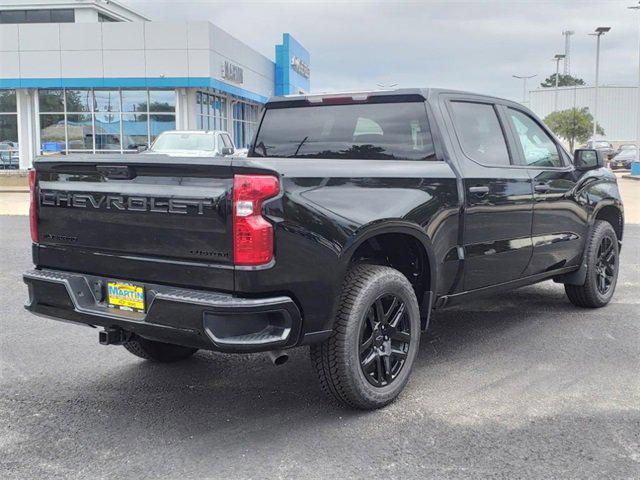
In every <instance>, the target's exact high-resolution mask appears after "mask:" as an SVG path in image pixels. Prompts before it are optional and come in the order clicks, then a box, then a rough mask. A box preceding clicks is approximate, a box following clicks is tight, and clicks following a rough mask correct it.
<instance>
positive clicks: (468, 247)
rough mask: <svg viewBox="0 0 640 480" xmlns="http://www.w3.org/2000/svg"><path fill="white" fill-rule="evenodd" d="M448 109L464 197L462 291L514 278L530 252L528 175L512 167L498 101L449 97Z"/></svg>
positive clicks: (510, 152)
mask: <svg viewBox="0 0 640 480" xmlns="http://www.w3.org/2000/svg"><path fill="white" fill-rule="evenodd" d="M447 107H448V111H449V115H450V117H451V120H452V122H453V126H454V130H453V131H454V133H455V139H452V142H453V144H454V148H455V149H456V150H457V155H456V157H457V163H458V165H459V168H460V170H461V173H462V178H463V180H462V182H463V188H464V196H465V201H464V213H463V216H464V228H463V245H464V290H466V291H468V290H474V289H477V288H482V287H486V286H490V285H496V284H499V283H503V282H508V281H511V280H515V279H518V278H520V277H521V276H522V274H523V272H524V270H525V269H526V267H527V265H528V263H529V260H530V258H531V253H532V246H531V225H532V216H533V215H532V210H533V189H532V183H531V178H530V176H529V174H528V172H527V170H526V168H522V167H520V166H516V165H515V163H516V162H515V155H514V152H512V151H511V149H512V147H511V146H510V145H513V143H512V142H511V141H508V139H509V138H510V135H512V134H511V131H510V130H509V129H508V128H507V127H506V126H505V125H503V120H502V119H501V116H500V115H499V111H498V109H499V108H501V106H500V104H498V103H495V102H493V101H491V99H487V98H484V97H480V98H474V97H472V96H461V97H454V96H453V97H450V98H449V100H448V102H447Z"/></svg>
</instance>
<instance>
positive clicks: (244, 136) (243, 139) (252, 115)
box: [233, 101, 259, 148]
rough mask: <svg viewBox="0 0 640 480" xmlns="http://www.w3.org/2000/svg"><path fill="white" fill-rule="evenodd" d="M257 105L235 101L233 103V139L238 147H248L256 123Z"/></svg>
mask: <svg viewBox="0 0 640 480" xmlns="http://www.w3.org/2000/svg"><path fill="white" fill-rule="evenodd" d="M258 109H259V107H258V105H254V104H251V103H245V102H240V101H237V102H235V103H234V104H233V141H234V143H235V144H236V147H238V148H249V145H250V144H251V141H252V140H253V136H254V133H255V129H256V126H257V124H258Z"/></svg>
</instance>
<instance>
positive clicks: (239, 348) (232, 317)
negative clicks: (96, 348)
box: [23, 270, 302, 352]
mask: <svg viewBox="0 0 640 480" xmlns="http://www.w3.org/2000/svg"><path fill="white" fill-rule="evenodd" d="M23 279H24V282H25V283H26V284H27V286H28V288H29V301H28V302H27V304H26V305H25V308H26V309H27V310H29V311H30V312H32V313H34V314H35V315H39V316H43V317H48V318H53V319H56V320H62V321H68V322H74V323H80V324H85V325H89V326H93V327H97V326H100V327H116V328H122V329H123V330H125V331H128V332H132V333H135V334H137V335H140V336H143V337H145V338H149V339H152V340H158V341H162V342H166V343H175V344H178V345H184V346H189V347H196V348H203V349H208V350H219V351H225V352H257V351H266V350H273V349H280V348H287V347H292V346H294V345H296V343H297V341H298V338H299V336H300V331H301V326H302V325H301V324H302V318H301V315H300V310H299V309H298V307H297V306H296V304H295V303H294V302H293V300H292V299H291V298H289V297H287V296H278V297H270V298H259V299H253V298H240V297H235V296H233V295H231V294H226V293H218V292H207V291H202V290H189V289H184V288H175V287H171V286H166V285H157V284H149V283H144V282H135V283H137V284H139V285H143V286H144V289H145V297H146V311H145V312H144V313H142V312H134V311H125V310H118V309H114V308H110V307H109V306H108V305H107V302H106V283H107V280H113V279H111V278H105V277H98V276H94V275H84V274H79V273H69V272H63V271H57V270H30V271H28V272H25V273H24V275H23ZM121 281H122V280H121Z"/></svg>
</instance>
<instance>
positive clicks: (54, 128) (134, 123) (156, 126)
mask: <svg viewBox="0 0 640 480" xmlns="http://www.w3.org/2000/svg"><path fill="white" fill-rule="evenodd" d="M38 95H39V106H40V136H41V151H42V152H43V153H54V152H68V153H73V152H93V153H97V152H102V151H104V152H113V151H114V150H115V151H119V152H126V151H136V150H137V148H138V147H139V146H143V145H147V146H148V145H149V144H150V143H151V142H152V141H153V139H155V137H156V136H158V135H159V134H160V133H161V132H163V131H164V130H169V129H175V124H176V122H175V92H174V91H173V90H116V89H69V90H40V91H39V93H38ZM54 114H55V115H54ZM45 143H46V145H45Z"/></svg>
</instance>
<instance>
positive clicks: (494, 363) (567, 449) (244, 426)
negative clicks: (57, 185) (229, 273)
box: [0, 216, 640, 479]
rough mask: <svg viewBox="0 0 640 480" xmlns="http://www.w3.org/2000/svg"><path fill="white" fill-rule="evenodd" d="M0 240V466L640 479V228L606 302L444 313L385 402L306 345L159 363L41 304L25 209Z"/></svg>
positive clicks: (557, 300) (12, 469) (24, 473)
mask: <svg viewBox="0 0 640 480" xmlns="http://www.w3.org/2000/svg"><path fill="white" fill-rule="evenodd" d="M0 244H1V245H2V253H3V259H2V263H1V264H0V478H3V479H32V478H38V479H42V478H71V479H75V478H90V479H101V478H166V479H176V478H184V479H187V478H232V479H235V478H295V479H300V478H305V479H306V478H310V479H315V478H369V479H376V478H385V479H388V478H421V479H423V478H481V477H482V478H487V477H489V478H547V479H548V478H629V479H630V478H638V477H640V318H639V316H640V315H639V314H640V295H639V294H638V292H639V291H640V225H628V226H627V227H626V232H625V242H624V247H623V250H622V255H621V262H622V270H621V276H620V279H619V282H618V289H617V293H616V295H615V297H614V300H613V302H612V303H611V304H610V305H609V306H607V307H606V308H603V309H599V310H580V309H577V308H575V307H573V306H572V305H571V304H570V303H569V302H568V300H567V299H566V298H565V296H564V291H563V288H562V286H560V285H556V284H553V283H552V282H546V283H543V284H540V285H537V286H533V287H527V288H524V289H521V290H518V291H515V292H509V293H504V294H501V295H498V296H495V297H491V298H488V299H486V300H481V301H476V302H475V303H473V304H470V305H466V306H461V307H456V308H453V309H449V310H445V311H441V312H439V313H438V315H437V317H436V318H435V319H434V323H433V325H432V328H431V329H430V331H429V332H428V333H427V334H426V335H425V336H424V337H423V339H422V344H421V348H420V353H419V357H418V361H417V364H416V365H415V369H414V372H413V376H412V379H411V381H410V383H409V385H408V387H407V389H406V390H405V393H404V394H403V395H402V396H401V397H400V398H399V400H398V401H397V402H395V403H394V404H392V405H390V406H389V407H387V408H385V409H383V410H380V411H375V412H354V411H349V410H345V409H342V408H339V407H336V406H334V405H333V404H331V403H329V402H328V401H327V400H326V399H325V398H324V397H323V395H322V393H321V391H320V388H319V386H318V385H317V383H316V379H315V378H314V376H313V373H312V371H311V366H310V363H309V360H308V355H307V351H306V349H300V350H296V351H295V352H294V353H293V355H292V358H291V359H290V361H289V362H288V363H287V364H285V365H284V366H280V367H274V366H272V365H271V363H270V362H269V361H268V360H267V358H266V356H264V355H246V356H240V355H238V356H230V355H222V354H216V353H211V352H200V353H198V354H196V355H195V356H194V357H193V358H192V359H191V360H188V361H185V362H182V363H177V364H170V365H156V364H150V363H146V362H144V361H142V360H140V359H138V358H136V357H134V356H132V355H131V354H129V353H127V352H126V351H125V350H124V348H122V347H113V346H109V347H104V346H100V345H98V342H97V337H98V334H97V331H96V330H93V329H90V328H87V327H82V326H75V325H71V324H66V323H60V322H55V321H52V320H45V319H41V318H37V317H34V316H31V315H29V314H28V313H27V312H26V311H25V310H24V309H23V308H22V304H23V302H24V300H25V297H26V288H25V286H24V284H22V281H21V273H22V271H24V270H26V269H28V268H30V265H31V259H30V240H29V227H28V219H27V218H26V217H20V216H13V217H8V216H5V217H0Z"/></svg>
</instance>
